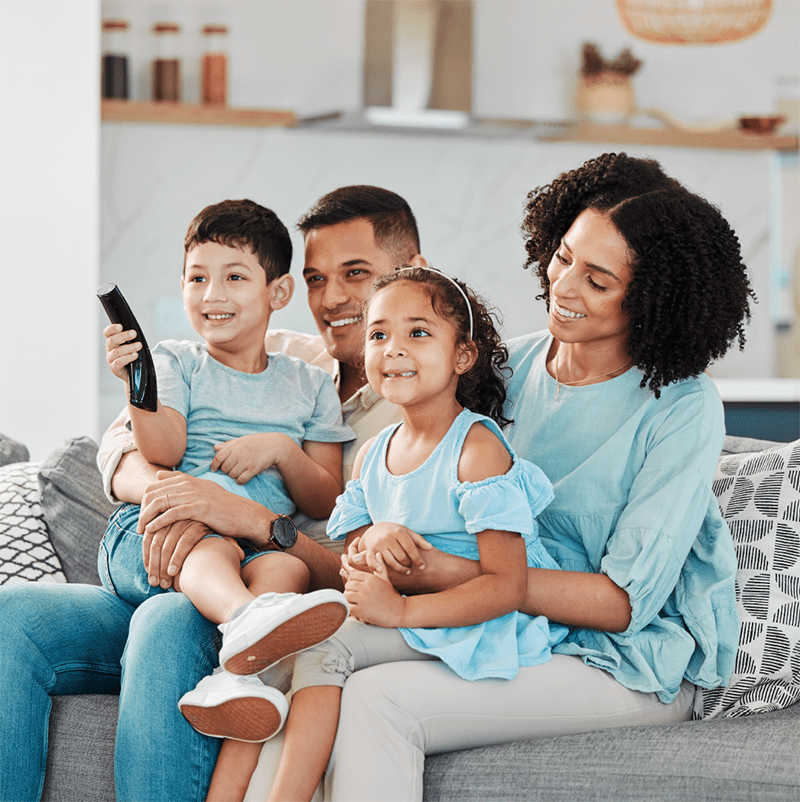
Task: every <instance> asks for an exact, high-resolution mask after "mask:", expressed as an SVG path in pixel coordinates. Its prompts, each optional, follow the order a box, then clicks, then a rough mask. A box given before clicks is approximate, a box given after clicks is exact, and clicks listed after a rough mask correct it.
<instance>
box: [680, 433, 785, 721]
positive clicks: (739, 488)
mask: <svg viewBox="0 0 800 802" xmlns="http://www.w3.org/2000/svg"><path fill="white" fill-rule="evenodd" d="M713 489H714V494H715V495H716V497H717V501H718V502H719V505H720V509H721V510H722V514H723V516H724V518H725V520H726V521H727V522H728V526H729V527H730V529H731V534H732V535H733V542H734V545H735V546H736V556H737V561H738V563H739V569H738V572H737V575H736V598H737V603H738V608H739V616H740V618H741V630H740V633H739V650H738V652H737V654H736V664H735V667H734V669H733V675H732V676H731V679H730V683H729V684H728V686H727V687H726V688H714V689H713V690H701V689H698V692H697V696H696V698H695V715H696V716H698V717H702V718H710V717H713V716H723V717H733V716H746V715H750V714H752V713H762V712H766V711H770V710H777V709H780V708H783V707H788V706H789V705H791V704H794V703H795V702H797V701H798V700H800V440H798V441H795V442H793V443H787V444H786V445H784V446H780V447H777V448H771V449H768V450H767V451H762V452H758V453H751V454H734V455H731V456H729V457H722V458H721V459H720V461H719V464H718V466H717V472H716V474H715V476H714V485H713Z"/></svg>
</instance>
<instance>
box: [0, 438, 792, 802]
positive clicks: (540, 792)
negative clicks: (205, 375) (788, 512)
mask: <svg viewBox="0 0 800 802" xmlns="http://www.w3.org/2000/svg"><path fill="white" fill-rule="evenodd" d="M769 445H773V444H769V443H765V442H763V441H752V440H746V439H742V438H726V452H727V453H731V452H734V453H735V452H741V453H745V452H754V451H758V450H761V449H763V448H765V447H767V446H769ZM726 452H723V453H726ZM95 453H96V446H95V444H94V443H93V442H92V441H91V440H89V439H88V438H78V439H76V440H71V441H68V442H67V443H66V444H65V445H64V447H63V448H60V449H57V450H56V451H55V452H54V453H53V454H52V455H51V456H50V457H48V459H47V460H45V461H44V462H43V463H41V465H37V466H36V471H37V478H38V482H39V485H40V493H41V495H40V501H41V507H42V511H41V516H42V518H43V520H44V522H45V523H46V526H47V531H48V534H49V538H50V541H51V542H52V544H53V546H54V549H55V551H56V553H57V555H58V558H59V560H60V564H61V567H62V568H63V571H64V574H65V575H66V578H67V580H68V581H71V582H75V581H82V582H92V583H95V584H99V581H98V579H97V573H96V567H95V555H96V549H97V544H98V542H99V540H100V537H101V536H102V532H103V530H104V525H105V521H106V519H107V516H108V514H109V512H110V510H111V509H112V507H111V505H110V504H109V503H108V501H107V500H106V499H105V497H104V496H103V494H102V490H101V486H100V476H99V474H98V473H97V470H96V468H95V467H94V456H95ZM798 453H800V452H798ZM25 459H27V452H26V451H25V450H24V447H23V446H20V445H19V444H16V443H14V441H11V440H8V439H7V438H2V436H0V465H2V464H4V463H13V462H19V461H22V460H25ZM793 659H794V661H795V663H797V662H800V654H795V655H794V658H793ZM798 673H800V670H799V671H798ZM116 718H117V697H116V696H113V695H106V694H98V695H80V696H56V697H54V698H53V709H52V714H51V717H50V725H49V726H50V734H49V752H48V760H47V777H46V781H45V786H44V793H43V797H42V798H43V799H44V800H68V801H70V802H71V801H72V800H80V802H95V801H97V802H111V801H112V800H113V799H114V780H113V746H114V732H115V726H116ZM22 748H24V746H23V747H22ZM425 799H426V800H430V801H431V802H433V801H434V800H448V801H452V802H467V801H468V800H475V801H476V802H477V801H478V800H480V802H488V800H526V802H528V801H530V800H547V801H548V802H558V801H559V800H564V802H576V800H607V801H608V802H622V801H623V800H631V801H632V802H633V801H634V800H635V802H643V800H693V801H694V800H719V802H732V801H733V800H742V802H753V800H793V801H796V800H800V704H796V703H795V704H791V705H789V706H788V707H786V708H785V709H781V710H774V711H772V712H764V713H759V714H757V715H746V716H740V717H734V718H725V717H717V718H711V719H702V720H699V721H691V722H686V723H684V724H675V725H669V726H652V727H625V728H619V729H610V730H603V731H598V732H592V733H579V734H574V735H566V736H561V737H555V738H552V737H551V738H541V739H532V740H526V741H515V742H512V743H508V744H504V745H502V746H493V747H487V748H481V749H472V750H466V751H460V752H453V753H449V754H441V755H434V756H430V757H428V759H427V760H426V764H425ZM142 802H147V800H142Z"/></svg>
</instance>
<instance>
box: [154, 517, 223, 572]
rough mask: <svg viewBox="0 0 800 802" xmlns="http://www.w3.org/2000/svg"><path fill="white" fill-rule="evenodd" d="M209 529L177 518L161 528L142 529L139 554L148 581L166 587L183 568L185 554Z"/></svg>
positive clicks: (194, 522) (197, 523)
mask: <svg viewBox="0 0 800 802" xmlns="http://www.w3.org/2000/svg"><path fill="white" fill-rule="evenodd" d="M210 532H211V530H210V529H209V528H208V527H207V526H206V525H205V524H201V523H199V522H198V521H178V522H177V523H174V524H168V525H167V526H165V527H164V528H163V529H158V530H156V531H153V532H145V534H144V538H143V540H142V557H143V559H144V567H145V568H146V569H147V574H148V580H149V582H150V584H151V585H152V586H153V587H155V586H156V585H160V586H161V587H162V588H169V587H170V586H171V585H172V581H173V579H174V577H175V576H176V575H177V574H178V572H179V571H180V570H181V568H182V567H183V561H184V560H185V559H186V555H187V554H188V553H189V552H190V551H191V550H192V549H193V548H194V547H195V546H196V545H197V543H199V542H200V541H201V540H202V539H203V538H204V537H205V536H206V535H207V534H209V533H210Z"/></svg>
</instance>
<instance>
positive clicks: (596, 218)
mask: <svg viewBox="0 0 800 802" xmlns="http://www.w3.org/2000/svg"><path fill="white" fill-rule="evenodd" d="M630 256H631V254H630V251H629V248H628V243H627V242H626V240H625V238H624V237H623V236H622V234H620V233H619V231H618V230H617V228H616V226H615V225H614V224H613V223H612V222H611V220H610V219H609V218H608V217H607V216H606V215H604V214H602V213H601V212H598V211H596V210H594V209H586V210H585V211H583V212H581V213H580V214H579V215H578V216H577V217H576V218H575V221H574V222H573V223H572V225H571V226H570V227H569V231H567V233H566V234H565V235H564V236H563V238H562V240H561V245H560V246H559V248H558V250H557V251H556V252H555V254H554V256H553V258H552V260H551V261H550V266H549V267H548V268H547V277H548V278H549V279H550V313H549V320H548V324H549V328H550V332H551V333H552V335H553V336H554V337H555V338H556V339H557V340H559V341H561V342H565V343H589V342H592V343H597V344H604V345H614V346H621V347H622V349H623V350H624V351H626V350H627V337H628V316H627V315H626V314H625V312H624V311H623V310H622V302H623V300H624V298H625V293H626V291H627V289H628V284H629V283H630V280H631V276H632V271H631V268H630Z"/></svg>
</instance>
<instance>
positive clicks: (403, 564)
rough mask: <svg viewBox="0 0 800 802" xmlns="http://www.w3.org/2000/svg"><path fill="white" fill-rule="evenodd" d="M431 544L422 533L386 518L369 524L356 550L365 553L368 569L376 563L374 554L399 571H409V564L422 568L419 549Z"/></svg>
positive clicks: (424, 548)
mask: <svg viewBox="0 0 800 802" xmlns="http://www.w3.org/2000/svg"><path fill="white" fill-rule="evenodd" d="M432 548H433V546H431V544H430V543H428V541H427V540H425V538H424V537H422V535H419V534H417V533H416V532H413V531H412V530H411V529H409V528H408V527H406V526H402V525H401V524H394V523H388V522H381V523H376V524H373V525H372V526H370V527H369V529H367V531H366V532H364V534H363V535H362V536H361V538H360V540H359V546H358V550H359V551H363V552H365V553H366V561H367V566H368V567H369V569H370V570H371V571H373V572H374V571H376V570H377V567H378V563H377V556H378V555H381V556H382V557H383V562H384V564H385V566H386V567H387V568H390V569H391V570H392V571H396V572H397V573H400V574H410V573H411V569H412V568H417V569H419V570H420V571H422V570H424V568H425V560H424V559H423V557H422V553H421V552H423V551H430V550H431V549H432Z"/></svg>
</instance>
